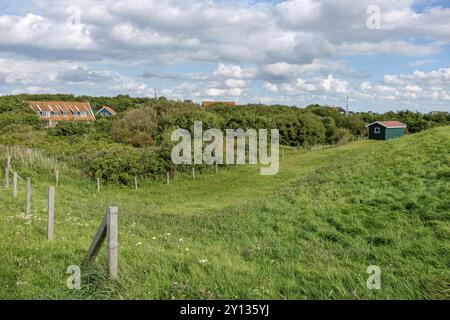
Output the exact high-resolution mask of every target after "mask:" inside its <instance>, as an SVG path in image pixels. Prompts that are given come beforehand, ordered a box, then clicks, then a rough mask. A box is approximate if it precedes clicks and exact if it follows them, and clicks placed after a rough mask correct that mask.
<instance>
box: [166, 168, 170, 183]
mask: <svg viewBox="0 0 450 320" xmlns="http://www.w3.org/2000/svg"><path fill="white" fill-rule="evenodd" d="M166 176H167V185H169V184H170V173H169V171H167V174H166Z"/></svg>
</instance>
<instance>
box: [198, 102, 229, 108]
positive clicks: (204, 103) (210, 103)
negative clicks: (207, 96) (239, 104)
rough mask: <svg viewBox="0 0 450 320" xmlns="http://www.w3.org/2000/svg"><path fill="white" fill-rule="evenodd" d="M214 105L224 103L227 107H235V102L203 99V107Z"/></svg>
mask: <svg viewBox="0 0 450 320" xmlns="http://www.w3.org/2000/svg"><path fill="white" fill-rule="evenodd" d="M215 105H226V106H229V107H236V102H224V101H203V102H202V106H203V108H209V107H212V106H215Z"/></svg>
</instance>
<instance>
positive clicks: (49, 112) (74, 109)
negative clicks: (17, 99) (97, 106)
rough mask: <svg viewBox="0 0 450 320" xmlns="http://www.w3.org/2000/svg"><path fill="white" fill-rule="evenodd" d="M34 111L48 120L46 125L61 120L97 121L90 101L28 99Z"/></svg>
mask: <svg viewBox="0 0 450 320" xmlns="http://www.w3.org/2000/svg"><path fill="white" fill-rule="evenodd" d="M27 103H28V105H29V106H30V108H31V109H33V111H34V112H36V114H37V115H38V116H39V118H41V119H42V120H45V121H46V127H54V126H56V125H57V124H58V123H59V122H61V121H90V122H93V121H95V115H94V113H93V112H92V108H91V105H90V104H89V102H70V101H27Z"/></svg>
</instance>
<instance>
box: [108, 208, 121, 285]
mask: <svg viewBox="0 0 450 320" xmlns="http://www.w3.org/2000/svg"><path fill="white" fill-rule="evenodd" d="M118 211H119V210H118V209H117V207H109V208H108V211H107V220H106V221H107V222H106V255H107V258H108V267H109V276H110V277H111V279H117V278H118V257H119V252H118V249H119V248H118V247H119V244H118V241H117V238H118V232H117V227H118Z"/></svg>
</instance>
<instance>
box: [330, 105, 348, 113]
mask: <svg viewBox="0 0 450 320" xmlns="http://www.w3.org/2000/svg"><path fill="white" fill-rule="evenodd" d="M329 108H330V109H333V110H334V111H336V112H339V113H340V114H346V113H347V111H346V110H345V109H344V108H341V107H337V106H330V107H329Z"/></svg>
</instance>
